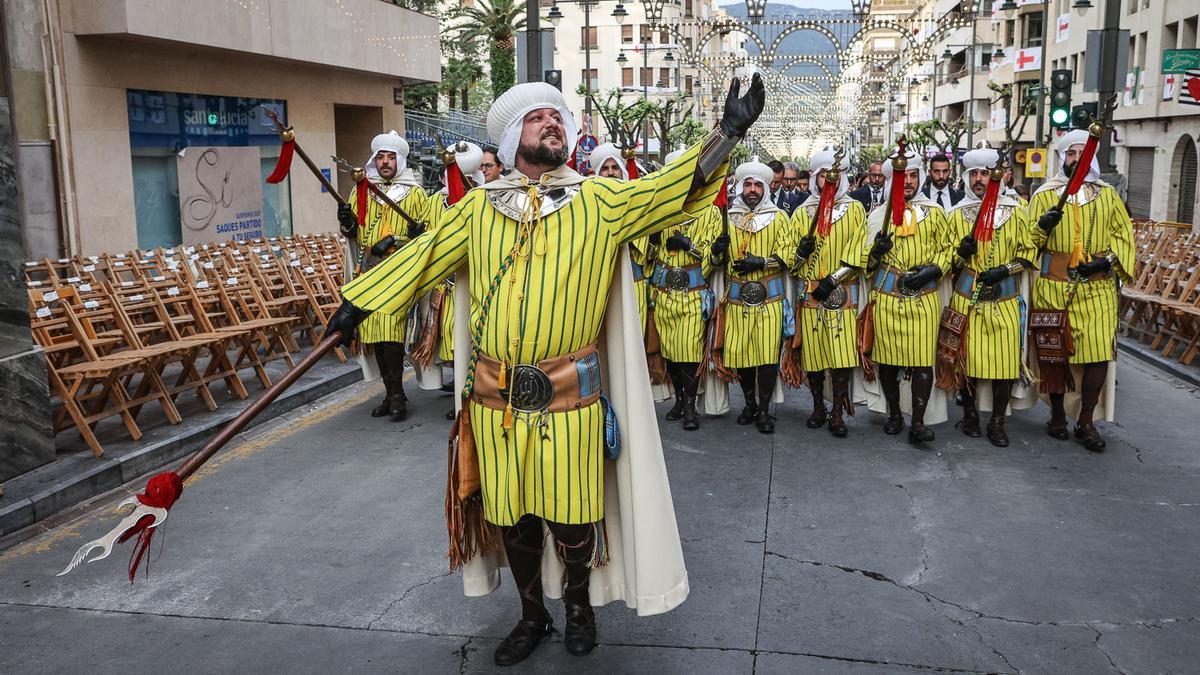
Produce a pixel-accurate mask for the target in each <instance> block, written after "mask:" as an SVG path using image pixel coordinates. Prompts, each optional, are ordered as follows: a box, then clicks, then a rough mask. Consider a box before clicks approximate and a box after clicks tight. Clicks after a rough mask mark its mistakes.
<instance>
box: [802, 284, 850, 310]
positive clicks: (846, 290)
mask: <svg viewBox="0 0 1200 675" xmlns="http://www.w3.org/2000/svg"><path fill="white" fill-rule="evenodd" d="M803 283H804V284H805V285H806V286H807V290H806V291H805V293H804V302H803V304H802V306H803V307H808V308H809V309H818V308H820V309H826V310H829V311H837V310H839V309H854V308H857V307H858V282H848V283H846V284H845V285H844V286H838V287H837V288H835V289H834V290H833V292H832V293H830V294H829V297H828V298H825V301H824V302H822V301H820V300H817V299H816V298H814V297H813V296H812V292H813V290H814V289H816V287H817V282H816V281H804V282H803Z"/></svg>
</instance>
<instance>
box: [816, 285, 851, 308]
mask: <svg viewBox="0 0 1200 675" xmlns="http://www.w3.org/2000/svg"><path fill="white" fill-rule="evenodd" d="M849 299H850V294H849V293H847V292H846V289H845V288H842V287H841V286H838V287H837V288H834V289H833V292H832V293H830V294H829V297H827V298H825V300H824V302H822V303H821V306H822V307H824V308H825V309H828V310H830V311H834V310H839V309H841V308H843V307H845V306H846V301H847V300H849Z"/></svg>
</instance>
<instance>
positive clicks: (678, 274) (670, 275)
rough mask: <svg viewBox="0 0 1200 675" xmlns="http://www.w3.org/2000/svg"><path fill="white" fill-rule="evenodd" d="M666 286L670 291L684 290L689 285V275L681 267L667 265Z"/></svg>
mask: <svg viewBox="0 0 1200 675" xmlns="http://www.w3.org/2000/svg"><path fill="white" fill-rule="evenodd" d="M666 286H667V288H668V289H670V290H672V291H686V290H687V289H688V287H689V286H691V276H690V275H689V274H688V273H687V270H685V269H683V268H681V267H668V268H667V274H666Z"/></svg>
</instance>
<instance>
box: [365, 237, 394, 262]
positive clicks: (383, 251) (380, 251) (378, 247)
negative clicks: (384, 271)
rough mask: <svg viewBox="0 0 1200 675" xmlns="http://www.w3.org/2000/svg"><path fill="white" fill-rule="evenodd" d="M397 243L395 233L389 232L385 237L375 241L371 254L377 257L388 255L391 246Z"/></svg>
mask: <svg viewBox="0 0 1200 675" xmlns="http://www.w3.org/2000/svg"><path fill="white" fill-rule="evenodd" d="M395 245H396V237H395V235H391V234H389V235H388V236H386V237H384V238H383V239H380V240H379V241H377V242H375V245H374V246H372V247H371V255H373V256H375V257H376V258H382V257H383V256H385V255H387V254H388V251H389V250H391V248H392V247H393V246H395Z"/></svg>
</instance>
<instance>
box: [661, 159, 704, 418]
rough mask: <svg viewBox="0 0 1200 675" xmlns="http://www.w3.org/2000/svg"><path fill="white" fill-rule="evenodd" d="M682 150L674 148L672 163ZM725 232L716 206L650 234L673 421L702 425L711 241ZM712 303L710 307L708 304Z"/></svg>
mask: <svg viewBox="0 0 1200 675" xmlns="http://www.w3.org/2000/svg"><path fill="white" fill-rule="evenodd" d="M682 156H683V151H682V150H677V151H675V152H672V153H669V154H668V155H667V157H666V160H667V165H670V164H671V163H672V162H674V161H675V160H677V159H679V158H680V157H682ZM719 236H721V212H720V211H719V210H718V209H717V207H716V206H709V207H708V208H706V209H704V211H703V212H702V213H701V214H700V217H698V218H693V219H690V220H688V221H686V222H684V223H681V224H679V225H674V226H672V227H669V228H667V229H666V230H664V231H662V232H656V233H654V234H652V235H650V237H649V239H650V243H651V249H650V250H651V251H652V252H653V256H654V257H653V259H652V260H651V264H652V267H653V270H654V271H653V273H652V274H651V276H650V285H651V287H652V292H653V294H654V325H655V327H656V328H657V330H658V338H659V348H660V350H661V352H662V356H663V358H664V359H666V362H667V373H668V374H669V375H670V377H671V384H672V385H673V386H674V389H675V405H674V406H672V407H671V409H670V410H668V411H667V414H666V419H667V420H669V421H675V420H680V419H681V420H683V428H684V429H686V430H688V431H695V430H696V429H699V428H700V415H699V413H698V412H697V411H696V398H697V396H698V395H699V389H700V362H701V361H702V360H703V358H704V329H705V325H706V321H707V316H708V314H711V313H712V311H713V309H715V307H714V305H715V298H714V297H713V295H712V291H710V290H709V288H708V278H709V276H711V275H712V272H713V262H712V257H711V255H710V253H711V251H712V248H711V247H712V245H713V243H714V242H715V241H716V239H717V237H719ZM706 304H707V307H706Z"/></svg>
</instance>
